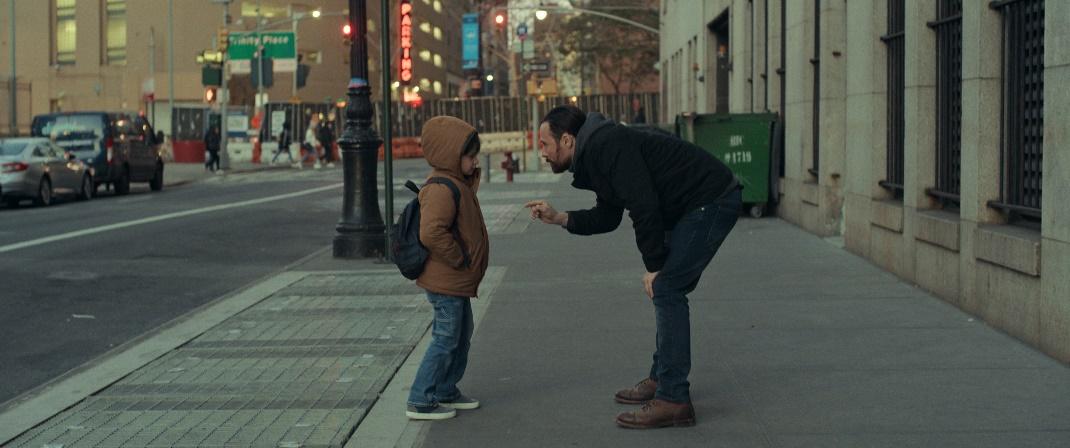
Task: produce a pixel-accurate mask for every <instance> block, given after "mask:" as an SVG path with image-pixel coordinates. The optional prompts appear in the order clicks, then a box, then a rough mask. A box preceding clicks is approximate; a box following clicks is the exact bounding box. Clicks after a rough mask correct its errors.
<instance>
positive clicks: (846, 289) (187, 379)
mask: <svg viewBox="0 0 1070 448" xmlns="http://www.w3.org/2000/svg"><path fill="white" fill-rule="evenodd" d="M567 180H568V179H561V178H559V177H557V176H553V175H550V174H548V173H531V174H523V175H520V176H518V181H517V182H516V183H513V184H504V183H494V184H489V185H486V186H485V188H484V189H482V190H481V192H480V201H481V204H482V206H483V210H484V215H485V217H486V219H487V221H488V228H489V230H490V233H491V239H492V244H491V247H492V257H491V265H492V269H491V271H490V272H489V273H488V278H487V280H486V282H485V283H484V287H483V288H482V289H481V297H480V298H479V299H476V300H475V302H474V307H475V308H476V320H477V327H476V333H475V337H474V340H473V348H472V352H471V356H470V362H469V368H468V373H467V374H466V376H465V379H464V380H463V381H462V383H461V385H460V386H461V388H462V390H464V391H465V393H467V394H469V395H471V396H474V397H476V398H479V399H480V400H481V401H482V402H483V407H482V408H481V409H478V410H474V411H462V412H461V414H460V415H459V416H458V418H456V419H453V420H449V421H443V422H436V423H424V422H411V421H408V420H407V419H406V418H405V417H404V413H403V408H404V399H405V396H406V395H407V393H408V386H409V385H410V384H411V382H412V377H413V375H414V373H415V366H416V364H417V363H418V362H419V360H420V357H421V356H422V355H423V350H424V347H425V346H426V344H427V342H428V340H429V332H427V331H426V330H427V327H428V324H429V322H430V318H431V315H430V313H431V311H430V308H429V306H428V305H427V302H426V300H424V299H423V298H422V296H421V291H420V290H418V289H417V288H415V287H414V286H413V285H412V284H411V283H409V282H406V281H404V280H403V279H402V278H401V277H400V275H399V274H397V273H396V272H395V271H393V268H392V266H391V265H386V264H381V263H375V262H372V261H357V262H353V261H339V260H334V259H331V258H330V256H329V253H325V252H324V253H321V254H319V255H318V256H315V257H311V258H309V259H308V260H306V261H304V262H302V263H300V264H298V265H295V266H293V267H292V268H291V269H288V271H287V272H283V273H280V274H279V275H278V276H276V277H273V278H271V279H267V280H265V282H264V283H263V284H261V285H258V286H256V287H254V288H251V289H249V290H246V291H239V292H236V294H235V295H233V296H230V297H224V298H221V299H220V300H219V301H217V302H215V303H214V304H211V305H210V306H208V307H206V308H205V309H202V310H199V311H198V312H196V313H193V314H191V315H189V316H188V317H187V318H186V319H183V320H181V321H180V322H176V323H175V324H174V325H173V326H172V327H171V328H169V329H166V330H165V331H163V332H161V333H160V334H158V335H155V336H153V337H151V338H148V339H147V340H146V341H145V342H144V343H143V344H141V345H139V346H135V347H131V348H130V349H129V350H128V351H126V352H124V353H123V354H122V355H120V356H116V357H115V358H114V359H111V360H106V361H104V362H102V363H101V365H99V366H97V367H99V368H100V369H99V370H100V371H95V372H86V374H85V375H84V376H81V377H80V378H72V379H71V383H70V384H59V385H56V387H54V388H53V390H52V391H48V392H46V393H45V394H43V395H42V396H41V397H36V398H35V399H33V400H29V401H27V402H25V403H24V404H23V405H21V406H19V407H17V408H14V409H12V410H11V411H10V412H7V413H5V414H3V415H0V427H3V426H5V425H8V427H7V428H3V429H5V430H8V432H12V431H11V428H15V424H16V423H17V424H18V425H22V426H23V427H22V428H21V429H22V430H19V431H16V432H15V434H19V433H21V435H19V436H18V437H17V438H15V439H13V440H10V441H9V443H8V445H5V446H12V447H41V446H63V447H73V446H94V447H120V446H154V447H155V446H161V447H162V446H272V447H297V446H303V447H312V446H342V445H343V444H344V445H345V446H347V447H357V446H360V447H364V446H372V447H378V446H434V447H454V446H456V447H473V446H487V447H499V446H509V447H529V446H530V447H536V446H538V447H544V446H593V447H601V446H606V447H609V446H612V447H631V446H636V447H639V446H644V447H645V446H727V447H751V446H754V447H774V446H784V447H830V446H831V447H858V446H867V447H869V446H876V447H899V446H937V447H947V446H953V447H955V446H961V447H987V446H990V447H1008V446H1028V447H1048V446H1050V447H1057V446H1058V447H1063V446H1068V445H1070V398H1068V397H1070V369H1068V368H1067V367H1066V366H1063V365H1061V364H1059V363H1057V362H1055V361H1053V360H1051V359H1050V358H1047V357H1046V356H1044V355H1042V354H1039V353H1038V352H1035V351H1034V350H1032V349H1031V348H1029V347H1027V346H1025V345H1023V344H1020V343H1019V342H1017V341H1016V340H1014V339H1012V338H1010V337H1007V336H1005V335H1003V334H1001V333H999V332H997V331H995V330H992V329H991V328H988V327H987V326H985V325H984V324H983V323H981V322H980V321H976V320H973V319H971V318H970V316H968V315H965V314H963V313H961V312H959V311H958V310H956V309H954V308H953V307H951V306H949V305H947V304H945V303H944V302H942V301H940V300H939V299H936V298H933V297H932V296H930V295H928V294H926V293H924V292H922V291H919V290H917V289H915V288H913V287H911V286H910V285H906V284H904V283H902V282H900V281H898V280H897V279H896V278H895V277H893V276H891V275H890V274H888V273H886V272H884V271H881V270H880V269H878V268H876V267H874V266H872V265H870V264H869V263H867V262H866V261H864V260H862V259H860V258H858V257H855V256H854V255H851V254H849V253H847V252H845V251H844V250H843V249H841V248H839V247H837V246H836V245H835V244H832V243H830V242H827V241H824V240H822V239H819V238H816V237H814V236H812V235H810V234H808V233H806V232H803V231H801V230H799V229H797V228H795V227H793V226H791V225H789V224H786V223H784V222H782V221H779V220H776V219H762V220H752V219H741V220H740V222H739V224H738V225H737V227H736V230H735V231H734V232H733V234H732V235H731V236H730V237H729V239H728V241H727V242H726V243H725V245H724V247H723V248H722V249H721V252H720V254H719V255H718V257H717V258H716V259H715V260H714V262H713V264H712V265H711V266H710V268H709V269H708V270H707V271H706V275H705V277H704V278H703V281H702V283H701V284H700V285H699V287H698V289H697V290H696V291H695V292H694V293H693V294H692V295H691V312H692V334H693V341H692V352H693V368H692V374H691V383H692V397H693V399H694V402H695V407H696V411H697V417H698V425H697V426H696V427H694V428H681V429H677V428H670V429H662V430H653V431H636V430H625V429H620V428H617V427H616V426H615V425H614V423H613V418H614V416H615V415H616V414H617V413H618V412H623V411H625V410H628V409H631V407H630V406H624V405H618V404H616V403H614V402H613V400H612V395H613V392H614V391H615V390H616V389H618V388H622V387H627V386H630V385H632V384H634V383H635V382H636V381H638V380H639V379H641V378H642V377H643V376H644V375H645V374H646V372H647V370H648V369H649V362H650V354H651V352H652V350H653V347H654V325H653V307H652V305H651V303H650V301H649V299H647V298H646V297H645V295H644V294H643V292H642V287H641V284H640V278H641V274H642V272H643V267H642V263H641V262H640V259H639V254H638V251H637V250H636V249H635V243H634V239H633V235H632V231H631V229H630V226H629V225H628V223H627V221H625V222H624V223H622V226H621V228H620V229H618V230H617V231H616V232H614V233H611V234H608V235H602V236H593V237H576V236H570V235H568V234H567V233H566V232H564V231H563V230H562V229H560V228H557V227H551V226H545V225H542V224H538V223H532V222H530V220H528V219H527V217H526V215H525V214H524V211H523V210H522V209H521V208H520V204H522V203H523V202H524V201H526V200H528V199H537V198H549V199H551V201H552V202H553V203H554V204H555V205H557V206H559V208H560V209H565V210H567V209H570V208H576V207H588V206H590V205H591V204H593V197H591V196H590V195H588V194H585V193H583V192H577V191H575V190H572V189H570V188H569V187H568V185H567ZM396 197H398V198H399V199H398V205H399V206H400V205H401V204H403V202H402V201H403V199H407V196H403V195H400V194H399V195H397V196H396ZM395 208H396V209H399V207H395ZM51 392H55V394H54V395H53V396H45V395H47V394H48V393H51ZM60 392H63V394H60ZM64 394H65V395H64ZM79 394H81V395H79ZM60 395H62V396H60ZM64 400H66V403H67V404H66V405H63V403H64ZM49 406H51V407H49ZM34 416H39V417H37V418H36V419H35V417H34ZM30 428H32V429H30ZM27 429H28V431H26V430H27ZM23 431H25V432H23ZM4 434H7V433H4ZM4 434H0V436H3V435H4ZM4 440H8V438H7V437H0V443H4V442H3V441H4Z"/></svg>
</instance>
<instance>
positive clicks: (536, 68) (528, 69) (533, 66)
mask: <svg viewBox="0 0 1070 448" xmlns="http://www.w3.org/2000/svg"><path fill="white" fill-rule="evenodd" d="M521 68H523V70H524V73H532V72H540V73H546V72H549V71H550V62H549V61H531V62H525V63H524V65H522V66H521Z"/></svg>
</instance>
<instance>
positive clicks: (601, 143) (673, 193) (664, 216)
mask: <svg viewBox="0 0 1070 448" xmlns="http://www.w3.org/2000/svg"><path fill="white" fill-rule="evenodd" d="M576 137H577V138H576V153H575V154H574V155H573V158H572V171H573V173H574V179H573V181H572V186H574V187H576V188H580V189H584V190H591V191H593V192H595V194H597V201H596V203H595V206H594V208H591V209H589V210H578V211H570V212H568V224H566V226H565V228H566V229H568V231H569V232H571V233H574V234H577V235H593V234H597V233H606V232H611V231H613V230H614V229H616V228H617V226H619V225H620V220H621V215H622V214H623V212H624V209H628V216H629V217H631V219H632V226H633V227H634V228H635V242H636V244H637V245H638V246H639V251H640V252H641V253H642V255H643V264H644V265H646V269H647V271H649V272H657V271H660V270H661V268H662V266H663V265H664V264H665V259H666V258H668V256H669V250H668V248H667V247H666V246H665V231H667V230H671V229H672V228H673V227H675V226H676V223H677V221H679V220H680V218H681V217H683V215H684V213H686V212H688V211H691V210H693V209H696V208H698V207H701V206H703V205H707V204H710V203H712V202H714V201H716V200H717V199H718V198H720V197H721V196H722V195H723V194H724V193H726V192H727V191H728V190H729V189H732V188H735V187H736V185H738V184H737V182H736V180H735V177H734V176H733V175H732V171H731V170H729V169H728V167H727V166H725V165H724V163H721V161H720V160H717V159H716V158H715V157H713V156H712V155H711V154H710V153H708V152H706V151H705V150H703V149H702V148H699V147H698V146H695V145H693V144H691V143H688V142H685V141H683V140H680V139H678V138H676V137H674V136H671V135H662V134H656V133H653V132H648V131H641V130H637V129H635V128H629V127H625V126H621V125H618V124H615V123H613V122H610V121H607V120H606V119H605V117H603V116H602V114H599V113H597V112H592V113H589V114H587V120H586V121H585V122H584V124H583V126H582V127H581V128H580V132H579V135H577V136H576Z"/></svg>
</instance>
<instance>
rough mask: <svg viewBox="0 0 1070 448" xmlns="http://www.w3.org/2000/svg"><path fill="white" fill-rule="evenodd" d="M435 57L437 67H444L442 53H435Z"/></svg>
mask: <svg viewBox="0 0 1070 448" xmlns="http://www.w3.org/2000/svg"><path fill="white" fill-rule="evenodd" d="M434 59H435V67H442V55H440V54H435V55H434Z"/></svg>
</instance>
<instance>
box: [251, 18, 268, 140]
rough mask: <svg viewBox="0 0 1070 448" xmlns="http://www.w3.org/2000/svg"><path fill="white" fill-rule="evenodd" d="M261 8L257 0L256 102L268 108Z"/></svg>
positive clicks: (259, 105)
mask: <svg viewBox="0 0 1070 448" xmlns="http://www.w3.org/2000/svg"><path fill="white" fill-rule="evenodd" d="M260 10H261V4H260V0H256V58H257V59H256V60H257V64H260V70H257V75H256V77H257V80H256V101H254V103H258V104H257V107H262V108H264V109H267V104H264V103H266V101H264V35H263V34H261V29H262V28H261V27H262V26H263V24H264V19H262V18H261V11H260ZM261 126H263V125H262V124H261Z"/></svg>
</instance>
